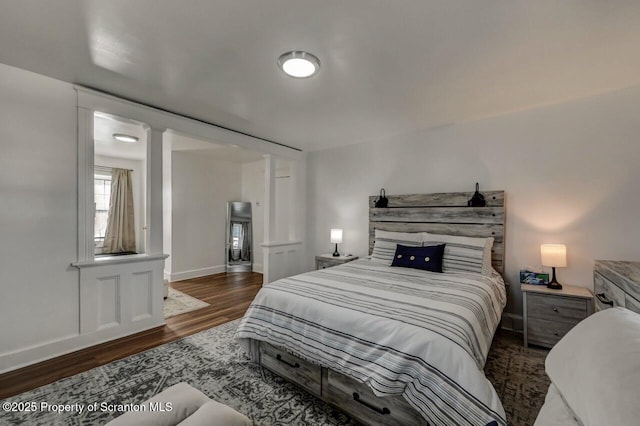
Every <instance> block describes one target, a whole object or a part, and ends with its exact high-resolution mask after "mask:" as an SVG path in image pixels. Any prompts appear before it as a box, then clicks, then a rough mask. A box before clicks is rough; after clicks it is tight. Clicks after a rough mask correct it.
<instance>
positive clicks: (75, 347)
mask: <svg viewBox="0 0 640 426" xmlns="http://www.w3.org/2000/svg"><path fill="white" fill-rule="evenodd" d="M162 326H164V318H163V319H162V320H160V321H155V320H153V318H150V319H149V320H145V321H141V322H140V323H138V324H136V327H124V326H122V327H119V329H117V330H114V329H105V330H100V331H97V332H95V333H89V334H82V335H80V334H72V335H69V336H65V337H61V338H60V339H57V340H53V341H49V342H46V343H44V344H39V345H33V346H30V347H27V348H21V349H19V350H17V351H14V352H10V353H4V354H2V355H0V374H4V373H8V372H9V371H13V370H17V369H20V368H23V367H27V366H29V365H33V364H37V363H39V362H42V361H47V360H50V359H52V358H57V357H60V356H63V355H67V354H70V353H72V352H76V351H79V350H81V349H86V348H89V347H91V346H96V345H99V344H102V343H106V342H110V341H112V340H116V339H120V338H122V337H127V336H131V335H133V334H137V333H142V332H144V331H146V330H150V329H152V328H156V327H162Z"/></svg>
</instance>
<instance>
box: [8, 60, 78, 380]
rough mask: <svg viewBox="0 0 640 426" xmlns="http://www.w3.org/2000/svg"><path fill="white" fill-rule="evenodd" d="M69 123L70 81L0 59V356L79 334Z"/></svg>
mask: <svg viewBox="0 0 640 426" xmlns="http://www.w3.org/2000/svg"><path fill="white" fill-rule="evenodd" d="M76 121H77V115H76V94H75V91H74V89H73V87H72V86H71V85H70V84H67V83H63V82H61V81H58V80H54V79H51V78H47V77H43V76H41V75H38V74H34V73H31V72H27V71H23V70H19V69H17V68H13V67H9V66H6V65H2V64H0V289H1V290H2V295H1V297H0V322H1V323H2V324H3V326H2V327H0V356H2V355H4V354H9V353H12V352H18V351H20V350H22V349H25V348H27V347H30V346H35V345H38V344H42V343H44V342H52V341H55V340H60V339H62V338H65V337H69V336H74V335H77V334H78V332H79V330H78V328H79V316H80V314H79V289H78V279H79V278H78V270H77V269H76V268H72V267H71V266H70V263H71V262H72V261H75V260H77V256H78V255H77V244H78V229H77V226H78V220H77V212H78V210H77V209H78V208H77V191H78V182H77V151H78V145H77V135H76V132H77V130H76V126H77V124H76ZM4 367H5V366H2V365H0V370H2V369H3V368H4Z"/></svg>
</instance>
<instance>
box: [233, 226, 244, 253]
mask: <svg viewBox="0 0 640 426" xmlns="http://www.w3.org/2000/svg"><path fill="white" fill-rule="evenodd" d="M241 235H242V225H241V224H239V223H234V224H233V228H231V237H232V241H231V248H232V249H234V250H240V237H241Z"/></svg>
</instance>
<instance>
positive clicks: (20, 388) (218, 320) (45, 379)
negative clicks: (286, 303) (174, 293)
mask: <svg viewBox="0 0 640 426" xmlns="http://www.w3.org/2000/svg"><path fill="white" fill-rule="evenodd" d="M261 285H262V274H258V273H255V272H239V273H233V274H216V275H210V276H206V277H201V278H194V279H191V280H185V281H179V282H175V283H171V287H173V288H175V289H176V290H179V291H181V292H183V293H186V294H188V295H190V296H193V297H195V298H197V299H200V300H203V301H205V302H207V303H209V304H210V306H207V307H206V308H202V309H198V310H196V311H192V312H187V313H184V314H181V315H177V316H175V317H172V318H169V319H167V323H166V325H164V326H162V327H157V328H154V329H152V330H148V331H145V332H142V333H138V334H134V335H132V336H127V337H123V338H121V339H117V340H113V341H111V342H107V343H103V344H100V345H97V346H93V347H90V348H87V349H82V350H80V351H77V352H73V353H70V354H68V355H63V356H60V357H57V358H54V359H51V360H48V361H44V362H41V363H38V364H34V365H31V366H28V367H24V368H21V369H18V370H14V371H10V372H9V373H5V374H2V375H0V399H2V398H7V397H10V396H13V395H17V394H19V393H22V392H25V391H28V390H31V389H35V388H37V387H40V386H43V385H46V384H48V383H53V382H55V381H56V380H60V379H62V378H64V377H69V376H72V375H74V374H78V373H81V372H83V371H86V370H90V369H92V368H94V367H98V366H100V365H104V364H108V363H110V362H112V361H115V360H118V359H122V358H125V357H128V356H130V355H134V354H136V353H138V352H142V351H145V350H147V349H151V348H154V347H156V346H159V345H162V344H164V343H168V342H172V341H174V340H177V339H180V338H182V337H185V336H189V335H191V334H194V333H197V332H199V331H202V330H206V329H208V328H211V327H215V326H217V325H220V324H223V323H225V322H229V321H232V320H234V319H237V318H240V317H241V316H242V315H243V314H244V312H245V311H246V310H247V307H249V304H250V303H251V301H252V300H253V298H254V297H255V295H256V294H257V293H258V291H259V290H260V288H261Z"/></svg>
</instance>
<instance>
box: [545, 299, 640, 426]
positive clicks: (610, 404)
mask: <svg viewBox="0 0 640 426" xmlns="http://www.w3.org/2000/svg"><path fill="white" fill-rule="evenodd" d="M545 370H546V372H547V375H548V376H549V378H550V379H551V381H552V382H553V384H554V385H555V386H556V387H557V388H558V390H559V391H560V394H561V395H562V397H563V398H564V400H565V401H566V403H567V405H569V407H570V408H571V410H572V411H573V412H574V413H575V414H576V416H578V419H579V420H580V422H581V423H582V424H584V425H585V426H589V425H598V426H600V425H608V426H617V425H620V426H623V425H625V426H626V425H637V424H639V422H640V315H639V314H636V313H634V312H631V311H630V310H628V309H625V308H613V309H606V310H604V311H601V312H598V313H596V314H594V315H592V316H590V317H588V318H587V319H585V320H583V321H582V322H580V323H579V324H578V325H576V326H575V327H574V328H573V329H571V331H569V333H567V334H566V335H565V336H564V337H563V338H562V339H561V340H560V341H559V342H558V343H557V344H556V345H555V346H554V347H553V349H552V350H551V352H549V355H547V359H546V361H545Z"/></svg>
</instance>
